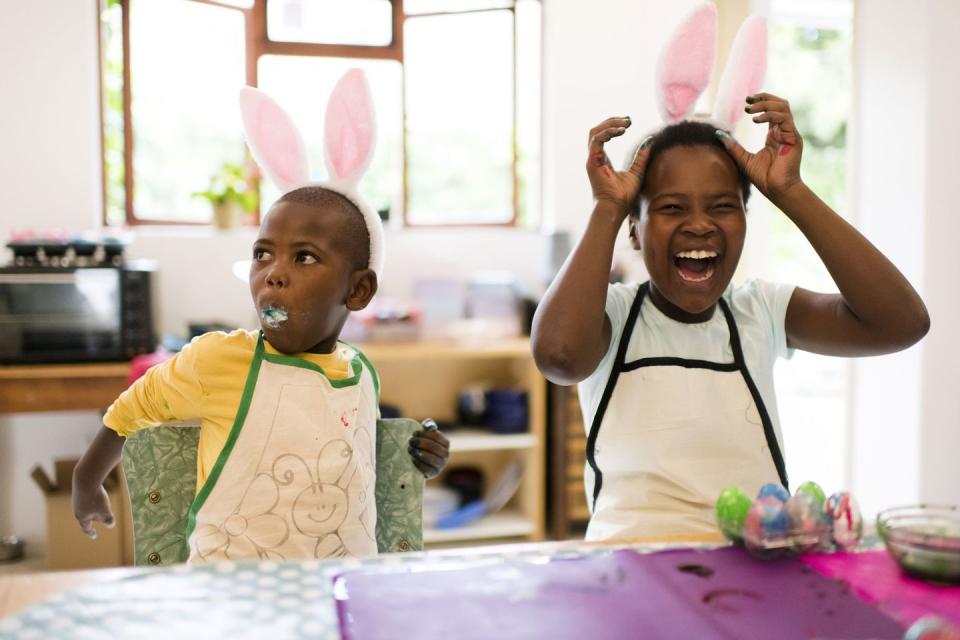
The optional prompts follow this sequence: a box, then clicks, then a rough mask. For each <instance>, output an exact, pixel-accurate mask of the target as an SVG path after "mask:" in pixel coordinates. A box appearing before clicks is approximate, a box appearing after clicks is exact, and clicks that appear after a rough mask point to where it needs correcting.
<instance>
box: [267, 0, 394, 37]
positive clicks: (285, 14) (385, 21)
mask: <svg viewBox="0 0 960 640" xmlns="http://www.w3.org/2000/svg"><path fill="white" fill-rule="evenodd" d="M267 37H268V38H270V39H271V40H274V41H276V42H312V43H318V44H352V45H367V46H375V47H376V46H385V45H388V44H390V43H391V42H393V8H392V7H391V4H390V0H269V2H267Z"/></svg>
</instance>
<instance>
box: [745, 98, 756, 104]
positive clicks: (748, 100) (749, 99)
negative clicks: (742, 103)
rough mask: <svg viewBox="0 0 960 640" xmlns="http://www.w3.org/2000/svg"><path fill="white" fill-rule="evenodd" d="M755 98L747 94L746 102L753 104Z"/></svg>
mask: <svg viewBox="0 0 960 640" xmlns="http://www.w3.org/2000/svg"><path fill="white" fill-rule="evenodd" d="M754 102H756V99H755V98H754V97H753V96H747V104H753V103H754Z"/></svg>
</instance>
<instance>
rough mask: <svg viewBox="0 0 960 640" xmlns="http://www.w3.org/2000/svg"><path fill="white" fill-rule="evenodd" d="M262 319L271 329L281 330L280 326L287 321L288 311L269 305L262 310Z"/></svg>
mask: <svg viewBox="0 0 960 640" xmlns="http://www.w3.org/2000/svg"><path fill="white" fill-rule="evenodd" d="M260 319H261V320H263V324H265V325H267V326H268V327H270V328H271V329H279V328H280V325H282V324H283V323H284V322H286V321H287V310H286V309H285V308H284V307H275V306H273V305H272V304H269V305H267V306H265V307H264V308H263V309H261V310H260Z"/></svg>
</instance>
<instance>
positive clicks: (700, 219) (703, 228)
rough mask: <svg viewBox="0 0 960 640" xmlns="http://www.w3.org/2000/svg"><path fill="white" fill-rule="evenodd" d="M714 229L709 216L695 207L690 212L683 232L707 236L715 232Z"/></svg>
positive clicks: (714, 226)
mask: <svg viewBox="0 0 960 640" xmlns="http://www.w3.org/2000/svg"><path fill="white" fill-rule="evenodd" d="M716 228H717V227H716V225H715V224H714V222H713V219H712V218H711V217H710V215H709V214H708V213H707V212H706V211H705V210H704V209H701V208H700V207H695V208H693V209H691V210H690V214H689V215H688V216H687V219H686V221H685V223H684V228H683V230H684V231H686V232H687V233H692V234H696V235H707V234H710V233H712V232H714V231H716Z"/></svg>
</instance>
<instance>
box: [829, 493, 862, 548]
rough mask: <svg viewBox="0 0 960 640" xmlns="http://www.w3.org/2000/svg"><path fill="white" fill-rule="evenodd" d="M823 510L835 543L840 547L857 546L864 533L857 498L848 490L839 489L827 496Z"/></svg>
mask: <svg viewBox="0 0 960 640" xmlns="http://www.w3.org/2000/svg"><path fill="white" fill-rule="evenodd" d="M823 510H824V514H825V515H826V518H827V523H828V524H829V526H830V538H831V539H832V540H833V544H835V545H837V547H839V548H840V549H851V548H853V547H855V546H857V543H858V542H860V536H862V535H863V517H862V516H861V515H860V507H859V505H857V501H856V499H855V498H854V497H853V496H852V495H850V494H849V493H848V492H846V491H838V492H837V493H834V494H833V495H831V496H830V497H829V498H827V502H826V504H825V505H824V509H823Z"/></svg>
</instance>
